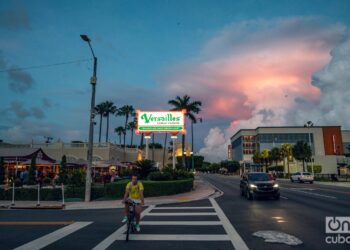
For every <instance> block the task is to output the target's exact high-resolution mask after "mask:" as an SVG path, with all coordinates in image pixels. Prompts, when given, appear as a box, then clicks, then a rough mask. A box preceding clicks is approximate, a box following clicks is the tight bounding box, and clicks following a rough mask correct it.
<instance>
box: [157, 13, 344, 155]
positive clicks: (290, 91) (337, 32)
mask: <svg viewBox="0 0 350 250" xmlns="http://www.w3.org/2000/svg"><path fill="white" fill-rule="evenodd" d="M345 32H346V27H345V26H343V25H341V24H331V23H328V22H327V20H324V19H322V18H315V17H307V18H289V19H278V20H272V21H266V20H257V21H256V20H255V21H248V22H243V23H239V24H233V25H229V26H227V27H226V28H224V29H223V30H222V31H220V32H219V33H218V35H217V36H216V37H214V38H213V39H211V40H210V41H208V42H207V44H206V45H205V46H204V48H203V51H202V53H201V54H200V55H198V57H197V58H196V59H195V60H192V62H191V63H187V64H184V65H181V66H179V67H177V68H175V69H173V70H172V71H171V72H170V74H168V75H167V76H166V77H165V78H164V81H165V82H166V83H167V86H169V87H168V89H167V90H168V92H169V93H171V95H174V94H179V95H181V94H189V95H190V96H191V97H193V98H194V99H199V100H201V101H202V102H203V112H202V116H204V117H206V119H214V118H226V119H231V121H232V122H231V124H230V126H229V127H228V128H227V129H226V131H224V134H225V137H226V139H227V142H228V141H229V139H228V138H229V137H230V136H232V134H233V132H234V131H235V130H237V129H239V128H253V127H256V126H264V125H269V126H271V125H284V124H287V123H290V122H291V120H290V119H289V117H288V116H289V114H290V112H291V111H292V110H293V109H296V108H297V107H299V106H298V104H297V102H296V101H295V100H296V99H303V100H307V101H308V102H310V103H314V104H317V103H319V102H320V97H321V91H320V88H318V87H317V86H314V85H312V84H311V77H312V75H313V74H314V73H315V72H316V71H319V70H321V69H322V68H323V67H324V65H326V64H327V63H328V62H329V61H330V59H331V56H330V51H331V50H332V48H334V47H335V46H336V45H337V44H338V43H339V42H340V41H341V39H342V37H343V35H344V33H345ZM299 108H300V107H299ZM296 111H297V110H296ZM292 122H298V121H292ZM299 122H300V121H299ZM210 131H211V132H210V133H209V135H208V137H207V139H208V138H216V137H217V136H216V135H211V133H214V132H216V134H218V131H217V129H215V130H210ZM213 131H214V132H213ZM201 152H211V154H213V155H215V157H216V158H217V156H218V155H220V154H225V153H226V152H221V151H220V152H218V150H216V147H211V146H210V145H209V144H208V145H206V146H205V147H204V148H203V149H202V150H201ZM223 156H224V155H223ZM209 159H210V157H209Z"/></svg>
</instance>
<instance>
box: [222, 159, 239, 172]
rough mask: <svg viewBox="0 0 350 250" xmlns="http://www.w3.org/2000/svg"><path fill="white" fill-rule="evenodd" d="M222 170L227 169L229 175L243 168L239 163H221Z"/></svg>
mask: <svg viewBox="0 0 350 250" xmlns="http://www.w3.org/2000/svg"><path fill="white" fill-rule="evenodd" d="M220 165H221V167H222V168H225V169H227V170H228V172H229V173H235V172H237V171H238V170H239V168H240V167H241V166H240V165H239V162H238V161H227V160H226V161H222V162H221V163H220Z"/></svg>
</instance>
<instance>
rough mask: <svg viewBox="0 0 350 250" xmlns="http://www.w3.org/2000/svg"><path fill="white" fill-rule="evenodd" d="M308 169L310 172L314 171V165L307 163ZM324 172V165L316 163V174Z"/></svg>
mask: <svg viewBox="0 0 350 250" xmlns="http://www.w3.org/2000/svg"><path fill="white" fill-rule="evenodd" d="M307 171H308V172H310V173H311V172H312V166H311V165H307ZM321 172H322V166H321V165H314V173H315V174H319V173H321Z"/></svg>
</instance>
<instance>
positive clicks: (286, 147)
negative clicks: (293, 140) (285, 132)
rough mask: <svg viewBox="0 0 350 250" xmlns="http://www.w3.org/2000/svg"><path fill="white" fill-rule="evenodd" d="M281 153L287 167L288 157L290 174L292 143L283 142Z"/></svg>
mask: <svg viewBox="0 0 350 250" xmlns="http://www.w3.org/2000/svg"><path fill="white" fill-rule="evenodd" d="M281 155H282V157H283V166H284V167H285V160H286V159H287V169H288V174H290V168H289V162H290V160H291V159H292V157H293V152H292V145H291V144H283V145H282V146H281Z"/></svg>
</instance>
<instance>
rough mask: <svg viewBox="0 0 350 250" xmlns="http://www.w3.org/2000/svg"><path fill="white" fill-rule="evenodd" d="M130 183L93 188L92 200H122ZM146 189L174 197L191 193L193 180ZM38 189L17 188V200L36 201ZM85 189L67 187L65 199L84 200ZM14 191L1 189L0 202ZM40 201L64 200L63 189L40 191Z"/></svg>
mask: <svg viewBox="0 0 350 250" xmlns="http://www.w3.org/2000/svg"><path fill="white" fill-rule="evenodd" d="M127 183H128V181H126V180H123V181H119V182H115V183H108V184H106V185H105V186H104V187H103V186H98V187H96V186H93V187H92V190H91V199H92V200H96V199H99V198H102V197H108V198H114V199H120V198H122V197H123V195H124V191H125V187H126V184H127ZM142 183H143V185H144V187H145V197H152V196H162V195H172V194H178V193H183V192H188V191H191V189H192V187H193V179H185V180H172V181H150V180H145V181H142ZM37 192H38V190H37V188H16V189H15V199H16V200H36V199H37V194H38V193H37ZM84 196H85V188H84V187H77V186H67V187H66V189H65V198H66V199H69V198H79V199H83V198H84ZM11 197H12V189H8V190H5V189H0V200H10V199H11ZM40 200H43V201H45V200H62V190H61V188H44V189H43V188H42V189H40Z"/></svg>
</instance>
